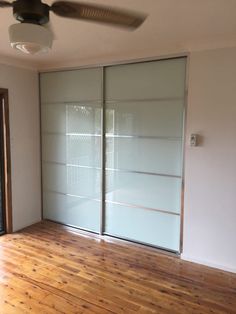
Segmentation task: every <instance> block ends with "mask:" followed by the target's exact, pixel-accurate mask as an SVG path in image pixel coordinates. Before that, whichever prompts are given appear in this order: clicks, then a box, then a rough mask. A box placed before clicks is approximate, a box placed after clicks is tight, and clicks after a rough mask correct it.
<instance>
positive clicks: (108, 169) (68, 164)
mask: <svg viewBox="0 0 236 314" xmlns="http://www.w3.org/2000/svg"><path fill="white" fill-rule="evenodd" d="M43 163H46V164H53V165H59V166H67V167H75V168H85V169H95V170H101V168H100V167H92V166H82V165H75V164H70V163H63V162H57V161H47V160H43ZM105 170H106V171H114V172H123V173H135V174H146V175H150V176H160V177H170V178H176V179H182V176H177V175H172V174H164V173H155V172H145V171H136V170H127V169H115V168H106V169H105Z"/></svg>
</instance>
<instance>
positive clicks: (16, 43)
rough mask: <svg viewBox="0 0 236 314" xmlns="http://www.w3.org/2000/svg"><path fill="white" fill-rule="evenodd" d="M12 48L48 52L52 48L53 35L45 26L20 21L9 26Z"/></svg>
mask: <svg viewBox="0 0 236 314" xmlns="http://www.w3.org/2000/svg"><path fill="white" fill-rule="evenodd" d="M9 37H10V43H11V46H12V48H15V49H18V50H20V51H22V52H24V53H27V54H32V55H33V54H37V53H44V52H48V51H49V50H50V49H51V48H52V42H53V35H52V33H51V32H50V31H49V30H48V29H46V28H45V27H43V26H41V25H37V24H32V23H18V24H13V25H11V26H10V27H9Z"/></svg>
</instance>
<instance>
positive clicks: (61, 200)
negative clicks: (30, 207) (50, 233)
mask: <svg viewBox="0 0 236 314" xmlns="http://www.w3.org/2000/svg"><path fill="white" fill-rule="evenodd" d="M43 204H44V216H45V217H47V219H51V220H54V221H58V222H61V223H63V224H68V225H72V226H75V227H78V226H83V228H84V229H88V230H91V231H94V232H96V231H97V230H99V212H100V206H101V205H100V201H95V200H89V199H80V198H77V197H74V196H69V195H62V194H58V193H54V192H52V193H50V192H44V199H43Z"/></svg>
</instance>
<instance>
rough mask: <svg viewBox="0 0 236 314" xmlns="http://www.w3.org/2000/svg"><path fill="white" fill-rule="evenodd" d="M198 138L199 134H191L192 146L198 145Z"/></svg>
mask: <svg viewBox="0 0 236 314" xmlns="http://www.w3.org/2000/svg"><path fill="white" fill-rule="evenodd" d="M197 138H198V136H197V134H191V136H190V146H191V147H196V146H197V144H198V143H197Z"/></svg>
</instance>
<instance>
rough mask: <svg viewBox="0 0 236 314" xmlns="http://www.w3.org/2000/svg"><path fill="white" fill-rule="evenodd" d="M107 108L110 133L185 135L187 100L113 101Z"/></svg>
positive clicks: (176, 136) (163, 135) (175, 136)
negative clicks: (184, 118) (184, 121)
mask: <svg viewBox="0 0 236 314" xmlns="http://www.w3.org/2000/svg"><path fill="white" fill-rule="evenodd" d="M134 97H135V95H134ZM106 108H107V114H106V115H107V121H106V124H107V133H108V134H120V135H125V134H128V135H129V136H131V135H142V136H155V137H156V136H159V137H168V136H169V137H174V138H179V137H180V138H182V132H183V130H182V129H183V126H182V124H183V111H184V102H183V100H172V101H163V100H161V101H159V100H158V99H157V100H151V101H145V102H144V101H137V100H136V101H129V102H127V101H125V102H122V101H120V102H119V101H112V102H107V104H106Z"/></svg>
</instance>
